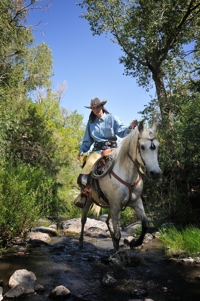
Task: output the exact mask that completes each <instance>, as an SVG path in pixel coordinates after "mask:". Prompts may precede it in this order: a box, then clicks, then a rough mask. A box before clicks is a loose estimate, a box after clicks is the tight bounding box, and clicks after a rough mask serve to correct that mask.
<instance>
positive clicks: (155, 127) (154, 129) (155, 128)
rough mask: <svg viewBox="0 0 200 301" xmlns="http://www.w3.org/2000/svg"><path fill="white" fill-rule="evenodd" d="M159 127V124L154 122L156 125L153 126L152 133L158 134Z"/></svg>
mask: <svg viewBox="0 0 200 301" xmlns="http://www.w3.org/2000/svg"><path fill="white" fill-rule="evenodd" d="M157 126H158V122H154V123H153V126H152V131H153V132H154V133H156V130H157Z"/></svg>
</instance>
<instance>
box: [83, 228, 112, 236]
mask: <svg viewBox="0 0 200 301" xmlns="http://www.w3.org/2000/svg"><path fill="white" fill-rule="evenodd" d="M85 235H87V236H90V237H104V238H106V237H110V235H109V234H108V232H106V231H103V230H102V229H100V228H98V227H90V228H89V229H88V230H87V231H85Z"/></svg>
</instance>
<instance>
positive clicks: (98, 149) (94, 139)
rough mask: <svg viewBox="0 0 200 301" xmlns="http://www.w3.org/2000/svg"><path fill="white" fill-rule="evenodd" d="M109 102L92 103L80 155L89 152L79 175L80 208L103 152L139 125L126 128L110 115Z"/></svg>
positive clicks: (114, 145) (97, 100)
mask: <svg viewBox="0 0 200 301" xmlns="http://www.w3.org/2000/svg"><path fill="white" fill-rule="evenodd" d="M106 102H107V100H103V101H101V100H100V99H99V98H94V99H92V100H91V102H90V106H85V108H87V109H91V113H90V115H89V120H88V122H87V125H86V130H85V135H84V138H83V142H82V144H81V147H80V151H79V154H78V160H80V158H81V156H82V155H83V154H84V153H87V152H88V154H89V155H88V156H87V158H86V162H85V165H84V167H83V169H82V171H81V174H79V176H78V179H77V183H78V184H79V186H80V187H81V194H80V197H79V198H77V199H76V200H75V201H74V203H75V205H76V206H77V207H79V208H84V206H85V204H86V200H87V196H88V194H89V189H90V174H91V170H92V167H93V165H94V163H95V162H96V161H97V160H98V159H99V158H100V157H101V153H102V151H103V150H105V149H108V148H115V147H117V146H118V144H119V143H120V139H121V138H124V137H125V136H126V135H127V134H129V133H130V131H131V130H132V129H133V128H135V127H136V125H137V124H138V122H137V120H133V121H132V122H131V124H130V125H129V127H127V126H125V125H124V124H123V123H122V122H121V120H120V119H119V118H118V117H117V116H114V115H112V114H111V113H109V112H108V111H107V110H106V108H105V107H104V105H105V104H106Z"/></svg>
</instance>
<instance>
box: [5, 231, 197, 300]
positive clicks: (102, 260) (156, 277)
mask: <svg viewBox="0 0 200 301" xmlns="http://www.w3.org/2000/svg"><path fill="white" fill-rule="evenodd" d="M124 236H126V233H122V237H124ZM84 239H85V241H84V248H83V249H82V250H80V249H79V247H78V236H74V235H70V236H57V237H53V238H52V242H51V243H50V244H41V245H40V246H35V247H33V246H31V247H29V248H28V249H27V251H26V252H25V253H23V252H21V253H20V252H17V253H14V254H13V253H10V254H6V256H2V257H1V258H0V280H3V285H2V287H3V294H5V292H7V291H8V290H9V287H8V281H9V278H10V276H11V275H12V274H13V273H14V272H15V271H16V270H18V269H27V270H28V271H32V272H33V273H34V274H35V275H36V277H37V282H38V283H39V284H41V285H43V286H44V288H45V291H44V292H43V293H41V294H39V295H33V296H30V297H28V298H25V299H26V301H49V300H51V299H50V298H49V293H50V291H51V290H52V289H53V288H54V287H55V286H57V285H64V286H66V287H67V288H68V289H69V290H70V291H71V297H70V298H68V299H67V300H69V301H76V300H84V301H91V300H92V301H97V300H100V301H129V300H131V301H132V300H136V299H137V300H145V299H146V300H153V301H173V300H179V301H199V300H200V264H194V263H192V264H191V263H190V264H183V263H180V262H179V261H176V260H172V259H171V260H170V259H169V258H168V257H167V256H166V255H165V254H164V252H163V247H162V244H161V243H160V242H159V241H158V239H156V238H154V239H152V240H150V241H148V242H147V243H145V244H144V245H143V247H142V248H138V249H133V250H130V249H129V248H128V247H127V248H126V247H123V239H122V240H121V243H120V245H121V248H120V251H119V252H118V254H116V256H115V255H112V251H113V249H112V248H113V246H112V242H111V239H110V238H105V237H90V236H85V237H84ZM3 300H5V301H7V300H8V299H5V298H4V299H3ZM9 300H10V299H9ZM18 300H19V301H21V300H24V298H18Z"/></svg>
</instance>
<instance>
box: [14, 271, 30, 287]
mask: <svg viewBox="0 0 200 301" xmlns="http://www.w3.org/2000/svg"><path fill="white" fill-rule="evenodd" d="M21 282H23V283H27V284H29V285H31V286H33V287H34V286H35V283H36V276H35V274H34V273H32V272H30V271H27V270H26V269H22V270H17V271H15V272H14V274H13V275H12V276H11V277H10V279H9V286H10V287H14V286H15V285H17V284H19V283H21Z"/></svg>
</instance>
